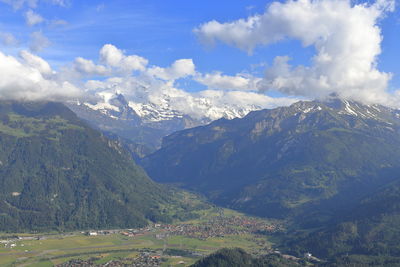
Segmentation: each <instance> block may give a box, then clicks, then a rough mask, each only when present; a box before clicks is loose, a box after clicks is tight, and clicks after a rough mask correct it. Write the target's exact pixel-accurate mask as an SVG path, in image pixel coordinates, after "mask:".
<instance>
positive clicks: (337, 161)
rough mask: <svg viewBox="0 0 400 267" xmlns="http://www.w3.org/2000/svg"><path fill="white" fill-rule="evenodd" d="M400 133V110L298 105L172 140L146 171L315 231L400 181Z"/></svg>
mask: <svg viewBox="0 0 400 267" xmlns="http://www.w3.org/2000/svg"><path fill="white" fill-rule="evenodd" d="M399 131H400V112H399V111H398V110H393V109H390V108H387V107H383V106H379V105H362V104H360V103H357V102H351V101H346V100H340V99H336V98H332V99H330V100H327V101H311V102H298V103H295V104H293V105H291V106H289V107H281V108H276V109H272V110H261V111H254V112H251V113H250V114H248V115H247V116H245V117H244V118H242V119H239V118H238V119H233V120H226V119H221V120H218V121H215V122H212V123H211V124H209V125H206V126H202V127H197V128H193V129H187V130H184V131H180V132H176V133H174V134H171V135H170V136H168V137H166V138H164V140H163V145H162V148H161V149H159V150H158V151H156V152H155V153H153V154H151V155H149V156H148V157H146V158H145V159H144V160H143V165H144V166H145V168H146V170H147V171H148V173H149V174H150V176H151V177H152V178H153V179H155V180H156V181H159V182H163V183H176V184H179V185H181V186H182V187H185V188H189V189H191V190H197V191H200V192H202V193H203V194H205V195H207V196H208V197H209V198H210V199H212V200H213V201H214V202H215V203H218V204H221V205H224V206H227V207H231V208H235V209H239V210H242V211H245V212H248V213H253V214H256V215H260V216H268V217H277V218H295V219H297V220H298V221H299V222H301V223H302V225H303V227H314V226H317V225H321V224H323V223H325V222H327V221H329V220H331V219H332V218H334V217H335V216H336V214H338V213H341V212H345V211H349V210H351V209H352V208H354V207H356V206H357V205H359V204H360V201H361V200H362V199H363V198H365V197H366V196H368V195H370V194H373V193H374V192H376V190H377V188H380V187H382V186H385V185H387V184H389V183H391V182H393V181H396V179H398V178H399V174H398V173H399V169H400V149H399V148H400V132H399Z"/></svg>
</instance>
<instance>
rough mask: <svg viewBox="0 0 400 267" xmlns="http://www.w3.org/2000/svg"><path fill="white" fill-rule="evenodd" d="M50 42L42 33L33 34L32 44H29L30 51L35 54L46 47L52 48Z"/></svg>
mask: <svg viewBox="0 0 400 267" xmlns="http://www.w3.org/2000/svg"><path fill="white" fill-rule="evenodd" d="M50 44H51V43H50V41H49V39H47V37H46V36H44V35H43V33H42V32H33V33H32V34H31V42H30V44H29V49H30V50H31V51H33V52H39V51H41V50H43V49H45V48H46V47H48V46H50Z"/></svg>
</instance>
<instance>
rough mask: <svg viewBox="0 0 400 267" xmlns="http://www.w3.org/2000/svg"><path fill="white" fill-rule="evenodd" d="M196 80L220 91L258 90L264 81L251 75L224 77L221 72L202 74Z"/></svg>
mask: <svg viewBox="0 0 400 267" xmlns="http://www.w3.org/2000/svg"><path fill="white" fill-rule="evenodd" d="M195 79H196V81H197V82H199V83H202V84H204V85H206V86H207V87H208V88H209V89H220V90H258V84H259V82H260V81H261V80H262V79H261V78H256V77H253V76H251V75H243V74H237V75H235V76H229V75H223V74H222V73H221V72H214V73H207V74H204V75H201V74H200V75H198V76H197V77H196V78H195Z"/></svg>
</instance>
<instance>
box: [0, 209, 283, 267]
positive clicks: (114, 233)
mask: <svg viewBox="0 0 400 267" xmlns="http://www.w3.org/2000/svg"><path fill="white" fill-rule="evenodd" d="M283 230H284V227H283V224H280V223H278V222H271V221H265V220H263V219H259V218H253V217H246V216H243V215H240V214H238V213H229V214H225V213H224V210H222V209H215V210H214V212H212V213H209V214H208V215H207V216H204V217H202V218H201V219H198V220H193V221H187V222H178V223H176V224H160V223H154V224H150V225H148V226H146V227H143V228H137V229H107V230H89V231H81V232H66V233H48V234H24V235H10V236H3V237H2V238H0V244H2V247H3V248H4V249H6V250H5V251H4V252H6V253H8V254H9V255H14V254H15V255H20V257H22V258H23V256H27V255H34V254H35V253H36V252H37V251H36V249H35V246H32V244H37V245H39V246H42V244H47V242H54V240H63V239H66V238H67V239H70V240H71V239H75V240H81V239H82V240H86V241H85V242H87V244H96V243H97V241H96V240H102V239H104V238H106V239H108V240H113V239H115V238H117V239H119V240H121V241H122V243H121V244H120V245H118V244H116V245H112V244H110V245H106V246H102V245H99V246H94V247H92V248H96V249H101V250H102V251H106V252H107V253H118V251H122V252H123V251H125V252H126V253H127V255H128V254H129V255H130V256H128V257H117V258H114V259H110V260H109V261H107V262H106V263H104V264H106V265H103V263H101V264H99V263H97V262H99V261H103V257H104V256H102V254H101V253H100V254H99V253H95V252H93V253H91V252H87V251H86V250H85V247H84V246H83V247H82V248H73V247H71V248H65V249H64V253H65V254H67V255H68V254H69V253H72V255H74V256H75V255H76V257H77V258H75V259H73V260H70V261H68V262H64V263H60V264H58V265H57V266H60V267H69V266H81V267H84V266H121V263H124V264H128V265H129V266H154V267H156V266H161V265H162V266H164V265H165V263H167V262H168V264H169V263H170V262H173V263H174V264H173V265H172V266H185V265H187V263H188V261H189V262H193V261H194V260H195V259H199V258H201V257H203V256H205V255H207V254H209V253H210V252H211V251H213V250H214V249H213V248H212V246H215V244H213V242H215V240H216V239H217V240H223V239H226V238H227V239H230V238H233V239H235V238H239V239H240V240H241V239H243V240H245V239H246V238H249V240H250V241H249V242H252V243H253V244H256V247H258V248H259V251H258V253H260V254H259V255H262V254H266V253H267V254H268V253H271V252H270V249H271V248H267V245H266V237H265V235H268V234H273V233H276V232H280V231H283ZM189 239H193V242H195V244H204V245H199V246H200V247H201V248H205V249H206V250H205V251H208V252H205V251H204V250H201V249H200V250H199V249H197V248H196V246H190V245H188V242H189V243H190V242H192V241H188V240H189ZM144 240H151V241H149V242H150V243H148V244H149V245H147V246H143V247H140V246H136V245H134V244H136V243H137V244H140V243H141V242H147V241H144ZM174 240H175V243H174ZM180 240H182V241H180ZM57 242H58V241H57ZM99 242H101V241H99ZM199 242H200V243H199ZM202 242H203V243H202ZM209 242H211V243H209ZM128 244H132V245H133V246H128ZM157 244H158V245H157ZM217 246H219V245H217ZM200 247H199V248H200ZM79 250H82V252H81V253H82V255H86V257H83V258H80V256H79V254H80V253H79V252H77V251H79ZM13 251H14V252H13ZM107 253H106V254H107ZM8 254H3V255H8ZM103 254H104V253H103ZM50 258H51V257H50ZM50 258H49V259H50ZM56 258H57V256H56ZM96 263H97V264H96Z"/></svg>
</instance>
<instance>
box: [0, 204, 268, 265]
mask: <svg viewBox="0 0 400 267" xmlns="http://www.w3.org/2000/svg"><path fill="white" fill-rule="evenodd" d="M220 212H221V209H218V208H211V209H207V210H201V211H199V213H200V214H201V217H200V218H198V219H195V220H191V221H187V222H185V223H191V224H201V223H204V222H205V221H207V220H208V219H209V218H211V217H212V216H216V215H218V214H219V213H220ZM223 213H224V215H225V216H243V215H241V214H240V213H237V212H235V211H231V210H227V209H224V210H223ZM160 231H161V230H159V229H158V230H154V232H149V233H146V234H145V235H142V236H136V237H126V236H123V235H121V234H117V233H116V234H110V235H104V236H86V235H83V234H82V233H79V232H75V233H69V234H60V233H58V234H54V233H52V234H50V235H47V234H43V236H46V239H43V240H36V239H35V240H17V241H16V242H15V244H16V245H17V246H16V247H15V248H5V247H4V246H3V245H2V244H1V246H0V266H16V265H17V266H18V265H23V266H53V265H56V264H61V263H64V262H67V261H69V260H71V259H78V258H79V259H83V260H87V259H94V262H95V263H96V264H101V263H106V262H109V261H110V260H116V259H121V258H134V257H136V256H138V255H139V253H140V250H142V249H151V250H156V251H160V252H161V251H162V250H163V249H164V248H166V249H173V250H184V251H194V252H197V253H201V254H202V255H208V254H210V253H212V252H214V251H216V250H218V249H220V248H223V247H241V248H243V249H245V250H247V251H249V252H260V251H263V249H264V248H265V246H267V247H268V246H271V242H269V241H268V240H267V237H260V236H255V235H252V234H243V235H227V236H224V237H218V238H217V237H214V238H208V239H206V240H202V239H197V238H189V237H185V236H168V237H166V238H165V240H160V239H157V238H156V234H157V233H159V232H160ZM0 236H1V235H0ZM4 236H6V234H4ZM7 236H10V234H7ZM18 236H29V235H27V234H25V235H18ZM31 236H32V235H31ZM38 236H40V235H38ZM0 239H1V238H0ZM165 257H166V262H164V263H163V264H162V266H170V265H171V266H178V263H179V262H181V261H184V262H185V265H186V266H188V265H190V264H192V263H194V262H195V261H196V260H197V259H199V257H200V256H196V257H194V256H186V255H183V256H182V257H180V256H174V255H170V256H165ZM179 266H182V265H179Z"/></svg>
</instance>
